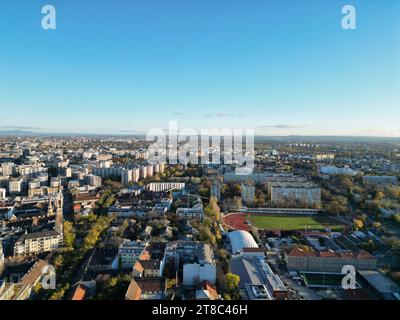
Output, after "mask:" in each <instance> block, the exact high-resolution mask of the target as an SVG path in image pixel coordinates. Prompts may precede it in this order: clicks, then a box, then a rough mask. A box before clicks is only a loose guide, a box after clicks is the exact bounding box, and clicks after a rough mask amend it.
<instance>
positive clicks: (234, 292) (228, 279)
mask: <svg viewBox="0 0 400 320" xmlns="http://www.w3.org/2000/svg"><path fill="white" fill-rule="evenodd" d="M224 280H225V290H226V291H227V293H228V294H229V295H230V297H232V298H238V297H239V282H240V277H239V276H238V275H237V274H234V273H230V272H228V273H227V274H226V275H225V277H224Z"/></svg>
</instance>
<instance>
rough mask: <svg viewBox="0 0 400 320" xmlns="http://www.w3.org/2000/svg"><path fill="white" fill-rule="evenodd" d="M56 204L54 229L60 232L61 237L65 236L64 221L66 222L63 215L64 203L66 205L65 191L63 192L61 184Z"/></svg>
mask: <svg viewBox="0 0 400 320" xmlns="http://www.w3.org/2000/svg"><path fill="white" fill-rule="evenodd" d="M55 202H56V203H55V206H56V217H55V226H54V229H55V230H56V231H57V232H58V233H59V234H60V236H61V239H62V238H63V236H64V234H63V222H64V217H63V205H64V198H63V193H62V187H61V186H60V188H59V190H58V194H57V198H56V201H55Z"/></svg>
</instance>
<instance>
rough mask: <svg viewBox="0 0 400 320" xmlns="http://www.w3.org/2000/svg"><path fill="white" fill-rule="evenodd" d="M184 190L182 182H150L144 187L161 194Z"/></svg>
mask: <svg viewBox="0 0 400 320" xmlns="http://www.w3.org/2000/svg"><path fill="white" fill-rule="evenodd" d="M184 188H185V183H184V182H151V183H149V184H147V185H146V189H147V190H149V191H153V192H163V191H168V190H173V189H177V190H181V189H184Z"/></svg>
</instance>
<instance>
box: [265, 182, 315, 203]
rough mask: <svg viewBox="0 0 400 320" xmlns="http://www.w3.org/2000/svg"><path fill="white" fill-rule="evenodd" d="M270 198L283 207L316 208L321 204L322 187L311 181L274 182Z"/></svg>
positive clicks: (272, 201)
mask: <svg viewBox="0 0 400 320" xmlns="http://www.w3.org/2000/svg"><path fill="white" fill-rule="evenodd" d="M270 200H271V203H272V204H274V205H277V206H282V207H301V208H316V207H319V206H320V205H321V189H320V188H318V187H317V186H315V185H314V184H311V183H305V184H303V183H291V182H288V183H285V182H279V183H272V184H271V193H270Z"/></svg>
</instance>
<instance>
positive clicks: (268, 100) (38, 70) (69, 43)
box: [0, 0, 400, 137]
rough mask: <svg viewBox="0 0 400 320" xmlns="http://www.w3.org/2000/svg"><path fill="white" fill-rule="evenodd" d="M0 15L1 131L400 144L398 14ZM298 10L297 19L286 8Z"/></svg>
mask: <svg viewBox="0 0 400 320" xmlns="http://www.w3.org/2000/svg"><path fill="white" fill-rule="evenodd" d="M21 3H23V9H22V5H21V6H18V5H12V4H14V2H13V1H2V3H1V4H0V7H1V10H0V12H1V13H0V27H1V29H2V30H4V31H3V33H2V36H1V37H0V47H1V48H2V49H1V50H0V70H2V72H1V74H0V105H1V106H2V108H1V109H2V117H1V119H0V131H13V130H21V131H30V132H34V133H39V134H40V133H42V134H43V133H69V134H73V133H81V134H120V135H124V134H145V133H146V131H147V130H149V129H151V128H157V127H159V128H162V129H166V128H167V125H168V121H169V120H177V121H178V126H179V128H180V129H182V128H188V127H189V128H194V129H201V128H219V129H222V128H252V129H255V133H256V135H263V136H290V135H296V136H303V135H307V136H314V135H315V136H319V135H324V136H325V135H332V136H382V137H400V127H399V125H398V123H399V121H398V120H399V119H400V108H399V105H400V90H399V84H400V82H399V75H400V65H399V61H398V60H399V59H398V57H399V54H400V50H399V49H400V45H399V43H398V41H396V39H397V38H398V31H399V21H400V16H399V12H400V11H399V10H398V9H399V3H398V2H396V1H386V2H385V3H382V2H380V1H374V0H371V1H352V5H354V7H355V8H356V10H357V29H356V30H344V29H342V27H341V19H342V16H343V15H342V14H341V8H342V6H343V5H345V4H346V3H344V2H343V1H330V2H329V3H320V2H316V1H302V2H294V1H269V2H262V1H236V2H235V3H232V2H229V5H228V2H227V1H224V0H220V1H217V2H215V1H201V2H199V1H189V2H187V1H178V0H175V1H169V2H168V3H165V2H162V1H157V0H154V1H129V2H128V1H120V5H119V6H115V4H113V3H112V2H104V3H101V4H98V3H96V5H94V2H92V1H86V2H85V3H78V2H76V3H75V2H72V3H71V2H68V3H66V2H63V1H57V0H56V1H52V4H53V5H54V6H55V8H56V9H57V29H56V30H50V31H44V30H43V29H41V25H40V22H41V18H42V17H43V15H42V13H41V6H42V5H43V3H41V2H40V1H36V0H35V1H30V2H29V3H28V2H27V3H25V2H23V1H22V2H21ZM288 4H290V5H288Z"/></svg>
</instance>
